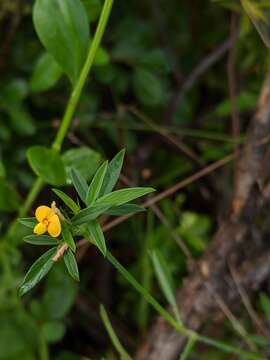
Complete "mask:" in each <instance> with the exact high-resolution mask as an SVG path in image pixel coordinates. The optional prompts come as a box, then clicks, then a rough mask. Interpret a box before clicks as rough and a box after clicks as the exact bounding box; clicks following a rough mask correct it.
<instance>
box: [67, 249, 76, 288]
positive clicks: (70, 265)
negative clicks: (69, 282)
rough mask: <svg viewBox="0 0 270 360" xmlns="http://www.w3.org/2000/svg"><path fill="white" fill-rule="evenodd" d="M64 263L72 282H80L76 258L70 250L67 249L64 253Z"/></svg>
mask: <svg viewBox="0 0 270 360" xmlns="http://www.w3.org/2000/svg"><path fill="white" fill-rule="evenodd" d="M64 262H65V265H66V267H67V270H68V272H69V274H70V276H71V277H72V278H73V279H74V280H76V281H80V275H79V270H78V265H77V261H76V258H75V256H74V254H73V252H72V251H71V250H70V249H68V250H67V251H66V252H65V253H64Z"/></svg>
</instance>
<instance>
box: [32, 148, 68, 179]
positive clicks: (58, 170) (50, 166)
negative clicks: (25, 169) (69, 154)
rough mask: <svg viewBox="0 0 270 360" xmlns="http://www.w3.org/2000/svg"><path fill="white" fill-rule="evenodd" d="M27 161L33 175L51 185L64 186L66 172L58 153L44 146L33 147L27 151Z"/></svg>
mask: <svg viewBox="0 0 270 360" xmlns="http://www.w3.org/2000/svg"><path fill="white" fill-rule="evenodd" d="M27 159H28V161H29V164H30V166H31V168H32V169H33V171H34V172H35V174H36V175H37V176H39V177H41V178H42V180H44V181H45V182H46V183H48V184H51V185H57V186H60V185H64V184H65V182H66V172H65V167H64V163H63V161H62V158H61V156H60V155H59V153H58V152H57V151H56V150H54V149H48V148H46V147H44V146H33V147H31V148H30V149H29V150H28V151H27Z"/></svg>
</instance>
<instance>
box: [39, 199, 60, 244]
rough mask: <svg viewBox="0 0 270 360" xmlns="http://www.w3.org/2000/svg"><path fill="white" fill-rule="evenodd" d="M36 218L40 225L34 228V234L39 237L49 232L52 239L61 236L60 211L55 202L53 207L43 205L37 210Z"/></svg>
mask: <svg viewBox="0 0 270 360" xmlns="http://www.w3.org/2000/svg"><path fill="white" fill-rule="evenodd" d="M35 216H36V218H37V220H38V224H37V225H36V226H35V227H34V233H35V234H37V235H42V234H45V233H46V232H47V231H48V233H49V234H50V236H52V237H57V236H59V235H60V234H61V222H60V219H59V210H58V209H57V207H56V206H55V202H53V203H52V205H51V207H48V206H45V205H42V206H39V207H38V208H37V209H36V212H35Z"/></svg>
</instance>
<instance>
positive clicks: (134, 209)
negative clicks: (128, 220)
mask: <svg viewBox="0 0 270 360" xmlns="http://www.w3.org/2000/svg"><path fill="white" fill-rule="evenodd" d="M142 211H145V208H143V207H141V206H139V205H136V204H124V205H120V206H113V207H112V208H110V209H108V210H106V211H105V214H108V215H113V216H120V215H127V214H136V213H139V212H142Z"/></svg>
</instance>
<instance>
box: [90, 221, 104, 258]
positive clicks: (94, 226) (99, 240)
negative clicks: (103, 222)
mask: <svg viewBox="0 0 270 360" xmlns="http://www.w3.org/2000/svg"><path fill="white" fill-rule="evenodd" d="M87 230H88V232H89V235H90V237H91V240H92V241H93V243H94V244H95V245H96V246H97V247H98V248H99V250H100V251H101V253H102V254H103V256H106V253H107V248H106V241H105V238H104V234H103V232H102V229H101V226H100V225H99V223H98V222H97V221H96V220H94V221H91V222H90V223H88V224H87Z"/></svg>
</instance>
